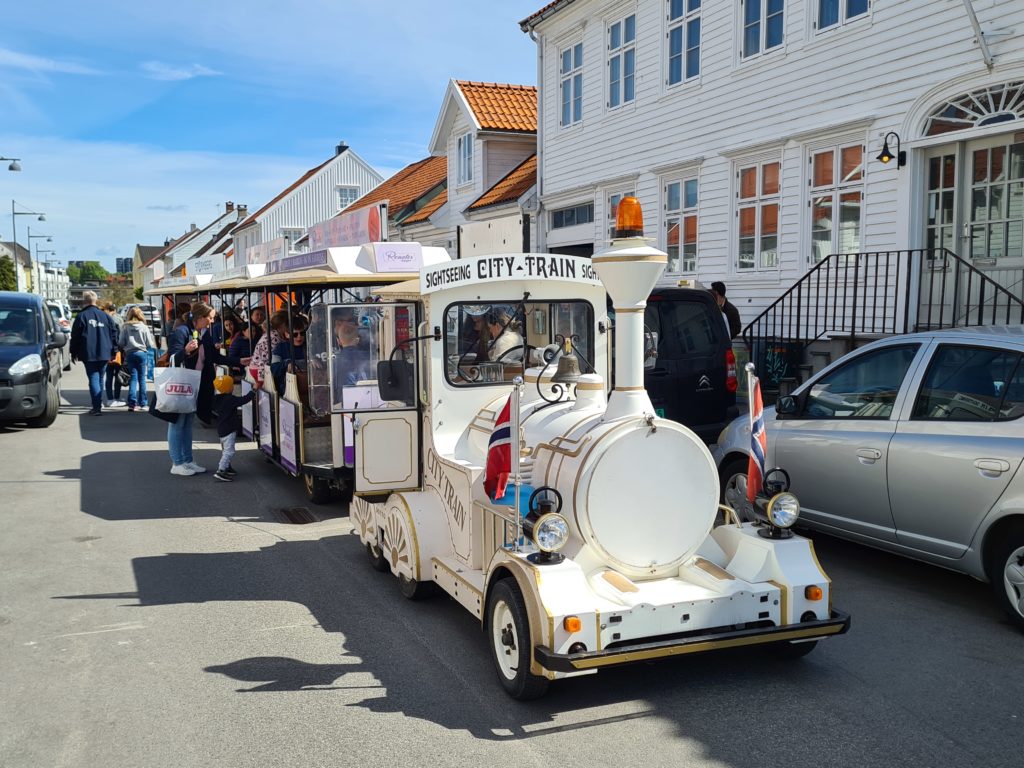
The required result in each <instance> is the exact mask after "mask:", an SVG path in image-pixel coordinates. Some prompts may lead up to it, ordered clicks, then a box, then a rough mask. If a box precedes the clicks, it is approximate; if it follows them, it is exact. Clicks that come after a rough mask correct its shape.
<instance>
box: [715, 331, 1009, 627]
mask: <svg viewBox="0 0 1024 768" xmlns="http://www.w3.org/2000/svg"><path fill="white" fill-rule="evenodd" d="M764 417H765V427H766V431H767V436H768V452H767V457H766V459H767V461H766V468H768V469H770V468H772V467H783V468H785V469H786V471H787V472H789V474H790V477H791V480H792V488H791V490H792V491H793V492H794V493H796V495H797V496H798V497H799V499H800V504H801V510H802V511H801V516H800V520H801V523H802V524H803V525H805V526H807V527H808V528H811V529H815V530H820V531H824V532H827V533H830V534H833V535H835V536H840V537H842V538H845V539H850V540H851V541H856V542H860V543H863V544H868V545H870V546H873V547H878V548H880V549H885V550H888V551H890V552H895V553H897V554H901V555H906V556H908V557H912V558H915V559H918V560H923V561H926V562H929V563H934V564H935V565H940V566H943V567H945V568H951V569H953V570H956V571H961V572H963V573H966V574H969V575H971V576H974V577H975V578H977V579H981V580H982V581H988V582H991V583H992V586H993V591H994V592H995V596H996V599H997V600H998V602H999V603H1000V605H1001V606H1002V607H1003V608H1004V609H1005V610H1006V612H1007V614H1008V615H1009V616H1010V618H1011V620H1012V621H1013V622H1014V623H1015V624H1016V625H1017V626H1019V627H1021V628H1022V629H1024V470H1022V469H1021V463H1022V459H1024V418H1022V417H1024V326H992V327H986V328H959V329H951V330H944V331H934V332H927V333H917V334H911V335H907V336H894V337H891V338H888V339H884V340H882V341H877V342H874V343H872V344H869V345H867V346H865V347H862V348H860V349H858V350H855V351H854V352H851V353H850V354H848V355H846V356H844V357H843V358H841V359H840V360H837V361H836V362H835V363H833V364H832V365H830V366H829V367H828V368H826V369H824V370H823V371H821V372H820V373H818V374H817V375H816V376H813V377H812V378H811V379H809V380H808V381H807V382H806V383H804V384H803V385H802V386H800V387H799V388H798V389H797V390H796V391H795V392H794V393H793V395H792V396H791V397H783V398H780V399H779V401H778V403H777V405H776V407H773V408H766V409H765V414H764ZM749 447H750V422H749V417H747V416H743V417H741V418H739V419H737V420H736V421H734V422H733V423H732V424H730V425H729V426H728V427H726V428H725V429H724V430H723V431H722V434H721V435H720V436H719V441H718V444H717V445H716V446H715V447H714V454H715V460H716V461H717V463H718V467H719V473H720V477H721V481H722V489H723V496H724V497H725V500H726V502H727V503H729V504H730V506H733V507H734V508H736V509H738V510H739V509H742V508H744V507H745V506H746V504H745V499H746V470H747V452H748V449H749Z"/></svg>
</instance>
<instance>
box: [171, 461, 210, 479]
mask: <svg viewBox="0 0 1024 768" xmlns="http://www.w3.org/2000/svg"><path fill="white" fill-rule="evenodd" d="M203 471H204V472H205V471H206V470H205V469H204V470H203ZM171 474H172V475H184V476H185V477H191V476H192V475H194V474H195V471H194V470H193V469H192V467H190V466H189V465H188V464H175V465H174V466H173V467H171Z"/></svg>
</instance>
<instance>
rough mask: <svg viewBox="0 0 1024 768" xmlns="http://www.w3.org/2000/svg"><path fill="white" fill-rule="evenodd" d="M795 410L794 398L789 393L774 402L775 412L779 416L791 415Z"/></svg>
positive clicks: (796, 408)
mask: <svg viewBox="0 0 1024 768" xmlns="http://www.w3.org/2000/svg"><path fill="white" fill-rule="evenodd" d="M797 410H798V407H797V402H796V398H795V397H793V396H791V395H785V396H784V397H780V398H779V399H778V402H776V403H775V413H776V414H777V415H779V416H793V415H795V414H796V412H797Z"/></svg>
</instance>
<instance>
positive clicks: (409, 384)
mask: <svg viewBox="0 0 1024 768" xmlns="http://www.w3.org/2000/svg"><path fill="white" fill-rule="evenodd" d="M413 374H414V371H413V367H412V364H410V363H409V362H407V361H405V360H381V361H380V362H379V363H377V391H378V392H379V394H380V399H381V400H389V401H390V400H396V401H398V402H402V403H405V404H406V405H412V404H413V393H414V381H413Z"/></svg>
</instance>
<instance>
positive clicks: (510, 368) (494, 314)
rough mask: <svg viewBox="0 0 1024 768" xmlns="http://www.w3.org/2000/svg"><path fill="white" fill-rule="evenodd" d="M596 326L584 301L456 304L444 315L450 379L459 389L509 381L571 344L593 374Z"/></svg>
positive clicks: (541, 364)
mask: <svg viewBox="0 0 1024 768" xmlns="http://www.w3.org/2000/svg"><path fill="white" fill-rule="evenodd" d="M593 327H594V311H593V308H592V307H591V306H590V304H589V303H587V302H585V301H551V302H526V303H523V302H522V301H516V300H514V299H513V300H511V301H508V302H495V303H480V304H470V303H461V304H452V305H451V306H450V307H448V309H447V310H446V311H445V340H444V346H445V350H444V351H445V360H446V365H445V376H446V377H447V379H448V381H449V383H451V384H454V385H455V386H457V387H464V386H477V385H481V384H498V383H503V382H510V381H512V379H513V378H515V377H516V376H521V375H522V374H523V372H524V369H525V368H533V367H543V366H544V365H545V364H546V363H547V362H549V361H552V360H554V359H556V358H557V357H558V356H559V355H560V354H562V353H563V351H564V349H565V348H566V346H567V345H568V346H570V347H572V350H573V353H574V354H575V355H576V356H577V357H578V358H579V361H580V369H581V370H582V371H583V372H584V373H590V372H592V371H593V363H592V360H593V348H594V343H593ZM524 361H525V365H524Z"/></svg>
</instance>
